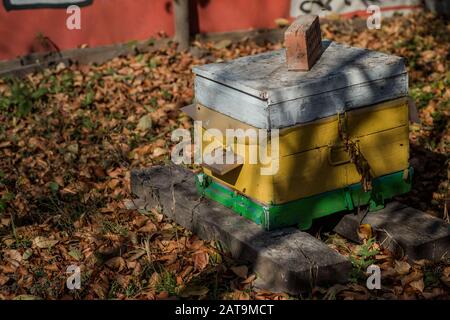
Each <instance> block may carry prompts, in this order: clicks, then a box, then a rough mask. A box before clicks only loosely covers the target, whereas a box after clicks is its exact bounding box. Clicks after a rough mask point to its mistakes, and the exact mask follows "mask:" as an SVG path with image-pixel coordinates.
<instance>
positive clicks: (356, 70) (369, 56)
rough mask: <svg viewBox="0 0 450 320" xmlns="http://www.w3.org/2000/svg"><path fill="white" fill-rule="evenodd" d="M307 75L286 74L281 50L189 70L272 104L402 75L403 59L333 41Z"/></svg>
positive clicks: (327, 44)
mask: <svg viewBox="0 0 450 320" xmlns="http://www.w3.org/2000/svg"><path fill="white" fill-rule="evenodd" d="M322 45H323V47H324V50H325V51H324V53H323V54H322V56H321V57H320V59H319V60H318V61H317V63H316V64H315V65H314V67H313V68H312V69H311V70H310V71H307V72H303V71H288V70H287V65H286V56H285V50H284V49H281V50H277V51H271V52H266V53H262V54H258V55H253V56H247V57H243V58H238V59H235V60H233V61H230V62H226V63H212V64H207V65H203V66H198V67H194V68H193V72H194V73H195V74H196V75H198V76H201V77H204V78H207V79H210V80H213V81H215V82H218V83H220V84H224V85H226V86H228V87H231V88H234V89H236V90H239V91H242V92H244V93H247V94H249V95H251V96H254V97H257V98H259V99H262V100H267V103H268V104H269V105H270V104H276V103H279V102H283V101H289V100H293V99H297V98H301V97H307V96H311V95H316V94H320V93H324V92H329V91H334V90H338V89H341V88H345V87H348V86H353V85H357V84H361V83H368V82H371V81H375V80H380V79H386V78H390V77H394V76H396V75H399V74H404V73H406V72H407V71H406V67H405V63H404V59H403V58H401V57H397V56H393V55H388V54H385V53H381V52H377V51H371V50H367V49H361V48H354V47H350V46H347V45H343V44H338V43H335V42H330V41H327V40H324V41H323V42H322Z"/></svg>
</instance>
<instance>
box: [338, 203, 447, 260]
mask: <svg viewBox="0 0 450 320" xmlns="http://www.w3.org/2000/svg"><path fill="white" fill-rule="evenodd" d="M363 223H367V224H370V225H371V226H372V229H373V230H374V232H375V236H376V237H377V239H378V241H379V242H380V243H381V244H382V245H383V246H384V247H385V248H387V249H389V250H391V251H392V252H393V253H394V254H395V255H396V256H398V257H403V256H407V257H408V259H410V260H420V259H427V260H431V261H440V260H446V259H449V258H450V229H449V224H448V223H446V222H445V221H444V220H442V219H438V218H436V217H433V216H431V215H429V214H427V213H426V212H423V211H420V210H417V209H414V208H411V207H408V206H406V205H403V204H401V203H398V202H392V203H389V204H387V205H386V208H384V209H383V210H380V211H376V212H369V213H367V214H366V215H365V216H363V215H360V216H358V215H355V214H348V215H346V216H344V217H343V218H342V219H341V220H340V222H339V223H338V224H337V225H336V227H335V228H334V231H335V232H337V233H338V234H340V235H342V236H344V237H346V238H347V239H350V240H352V241H355V242H359V238H358V234H357V230H358V228H359V225H360V224H363Z"/></svg>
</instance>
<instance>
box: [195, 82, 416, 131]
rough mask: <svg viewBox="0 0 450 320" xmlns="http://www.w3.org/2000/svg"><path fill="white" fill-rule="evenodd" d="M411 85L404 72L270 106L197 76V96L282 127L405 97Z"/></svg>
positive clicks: (261, 124) (258, 123)
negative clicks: (391, 76)
mask: <svg viewBox="0 0 450 320" xmlns="http://www.w3.org/2000/svg"><path fill="white" fill-rule="evenodd" d="M407 85H408V84H407V78H405V76H404V75H400V76H397V77H393V78H387V79H383V80H377V81H373V82H367V83H363V84H358V85H354V86H349V87H345V88H342V89H339V90H335V91H330V92H325V93H323V94H317V95H312V96H307V97H302V98H298V99H294V100H289V101H285V102H282V103H278V104H274V105H269V104H268V102H267V101H265V100H263V99H260V98H258V97H256V96H252V95H248V94H245V93H244V92H242V91H238V90H235V89H233V88H231V87H228V86H224V85H221V84H219V83H217V82H214V81H210V80H208V79H206V78H203V77H199V76H197V77H196V79H195V97H196V101H197V102H198V103H200V104H202V105H204V106H206V107H208V108H210V109H212V110H215V111H217V112H220V113H222V114H225V115H227V116H229V117H231V118H234V119H236V120H239V121H241V122H243V123H245V124H247V125H250V126H253V127H256V128H262V129H274V128H279V129H281V128H286V127H290V126H294V125H297V124H304V123H308V122H311V121H316V120H318V119H323V118H326V117H330V116H333V115H336V114H338V113H343V112H345V111H350V110H355V109H357V108H362V107H366V106H370V105H375V104H378V103H382V102H385V101H390V100H395V99H398V98H402V97H405V96H407V94H408V87H407Z"/></svg>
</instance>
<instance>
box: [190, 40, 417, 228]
mask: <svg viewBox="0 0 450 320" xmlns="http://www.w3.org/2000/svg"><path fill="white" fill-rule="evenodd" d="M322 45H323V50H324V52H323V54H322V56H321V57H320V59H319V60H318V62H317V63H316V64H315V65H314V66H313V67H312V69H311V70H309V71H308V72H302V71H288V69H287V65H286V58H285V53H284V50H278V51H273V52H268V53H263V54H259V55H254V56H248V57H244V58H239V59H236V60H233V61H231V62H227V63H215V64H208V65H204V66H200V67H196V68H194V69H193V71H194V73H195V75H196V77H195V97H196V104H195V105H193V106H191V107H189V108H188V109H186V111H187V112H188V113H189V114H190V115H191V116H192V117H193V118H194V119H195V120H202V123H203V127H204V129H209V128H216V129H219V130H221V131H222V132H224V136H225V130H226V129H227V128H228V129H238V128H242V129H245V130H246V129H263V130H267V131H269V132H270V131H271V130H273V129H279V133H280V137H279V157H278V159H279V162H278V164H279V169H278V171H277V172H276V173H275V174H273V175H261V166H262V165H261V164H250V163H248V152H249V148H250V146H251V145H252V142H251V141H246V142H245V143H244V145H245V146H244V148H238V146H237V144H233V145H232V146H231V147H232V148H233V150H234V152H235V153H237V154H239V153H240V156H242V157H243V158H244V159H245V160H244V163H243V164H242V165H236V166H234V167H231V168H232V170H231V169H230V170H228V171H227V170H225V171H223V172H222V171H221V170H214V169H215V168H214V166H205V167H204V175H200V176H199V177H198V187H199V190H200V192H202V193H203V194H204V195H205V196H207V197H210V198H212V199H214V200H217V201H219V202H221V203H223V204H224V205H226V206H228V207H231V208H232V209H234V210H235V211H236V212H238V213H240V214H242V215H244V216H246V217H248V218H249V219H252V220H253V221H255V222H257V223H260V224H262V225H264V226H265V227H266V228H267V229H271V228H276V227H280V226H287V225H294V224H298V225H299V226H300V227H301V228H302V229H307V228H309V226H310V225H311V222H312V220H313V219H315V218H318V217H321V216H324V215H328V214H331V213H333V212H337V211H342V210H346V209H352V208H353V207H355V206H358V205H363V204H370V205H371V206H372V207H377V206H380V205H382V204H383V202H384V200H385V199H388V198H391V197H392V196H394V195H396V194H401V193H404V192H407V191H408V190H409V188H410V178H411V174H410V173H409V164H408V157H409V142H408V104H407V100H406V96H407V94H408V76H407V72H406V68H405V64H404V60H403V59H402V58H400V57H396V56H392V55H387V54H384V53H380V52H374V51H370V50H366V49H359V48H353V47H349V46H346V45H341V44H337V43H334V42H329V41H323V43H322ZM344 127H345V133H344V134H345V136H346V137H347V138H348V141H351V142H352V143H353V145H355V146H356V147H357V148H358V150H359V151H360V154H362V158H363V159H364V160H366V161H367V163H368V168H369V171H370V177H371V179H372V180H373V181H371V182H372V188H371V189H370V190H364V188H362V186H361V183H360V182H361V178H362V177H361V170H359V169H360V168H359V169H358V168H357V166H356V165H355V163H354V161H352V159H351V157H352V156H351V154H349V152H348V149H347V148H346V147H345V141H344V140H343V138H342V136H343V132H342V131H343V129H342V128H344ZM212 141H214V139H212ZM215 142H216V143H219V144H220V143H222V144H224V141H215ZM209 143H211V141H209V140H208V139H204V141H203V147H206V146H207V145H208V144H209ZM224 147H226V146H224ZM269 149H270V147H269Z"/></svg>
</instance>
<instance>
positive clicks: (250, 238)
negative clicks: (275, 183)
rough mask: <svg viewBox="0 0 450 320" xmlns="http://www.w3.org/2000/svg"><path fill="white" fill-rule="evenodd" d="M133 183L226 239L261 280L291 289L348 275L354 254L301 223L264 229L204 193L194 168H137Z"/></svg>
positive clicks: (170, 211) (198, 227) (197, 229)
mask: <svg viewBox="0 0 450 320" xmlns="http://www.w3.org/2000/svg"><path fill="white" fill-rule="evenodd" d="M131 189H132V192H133V193H134V194H135V195H136V196H138V197H139V198H140V199H141V200H143V202H145V203H146V204H147V206H156V207H159V209H160V210H162V212H163V213H164V214H165V215H166V216H167V217H168V218H170V219H172V220H174V221H175V222H177V223H178V224H180V225H182V226H183V227H185V228H187V229H189V230H191V231H192V232H194V233H196V234H197V235H198V236H199V237H201V238H203V239H205V240H217V241H220V242H221V243H222V245H223V246H224V247H226V248H227V249H228V250H229V251H230V252H231V254H232V256H233V257H234V258H236V259H240V260H246V261H248V262H250V263H252V264H253V269H254V271H255V272H256V274H257V276H258V278H259V279H258V286H261V287H264V288H267V289H270V290H273V291H283V292H288V293H291V294H298V293H300V292H305V291H308V290H310V289H311V287H314V286H316V285H330V284H334V283H340V282H341V283H342V282H346V281H347V280H348V275H349V273H350V270H351V263H350V262H349V260H348V259H347V258H346V257H344V256H342V255H340V254H339V253H338V252H336V251H334V250H332V249H331V248H329V247H328V246H327V245H325V244H324V243H323V242H321V241H320V240H318V239H316V238H314V237H313V236H311V235H310V234H308V233H305V232H301V231H300V230H298V229H296V228H285V229H281V230H274V231H264V230H263V229H262V228H261V227H260V226H258V225H256V224H255V223H253V222H252V221H249V220H247V219H245V218H243V217H241V216H239V215H237V214H236V213H234V212H233V211H231V210H230V209H228V208H226V207H224V206H222V205H220V204H218V203H215V202H213V201H210V200H208V199H204V198H201V197H200V196H199V195H198V194H197V192H196V188H195V181H194V174H193V173H192V172H191V171H189V170H187V169H184V168H181V167H178V166H156V167H152V168H149V169H144V170H134V171H132V173H131Z"/></svg>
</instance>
